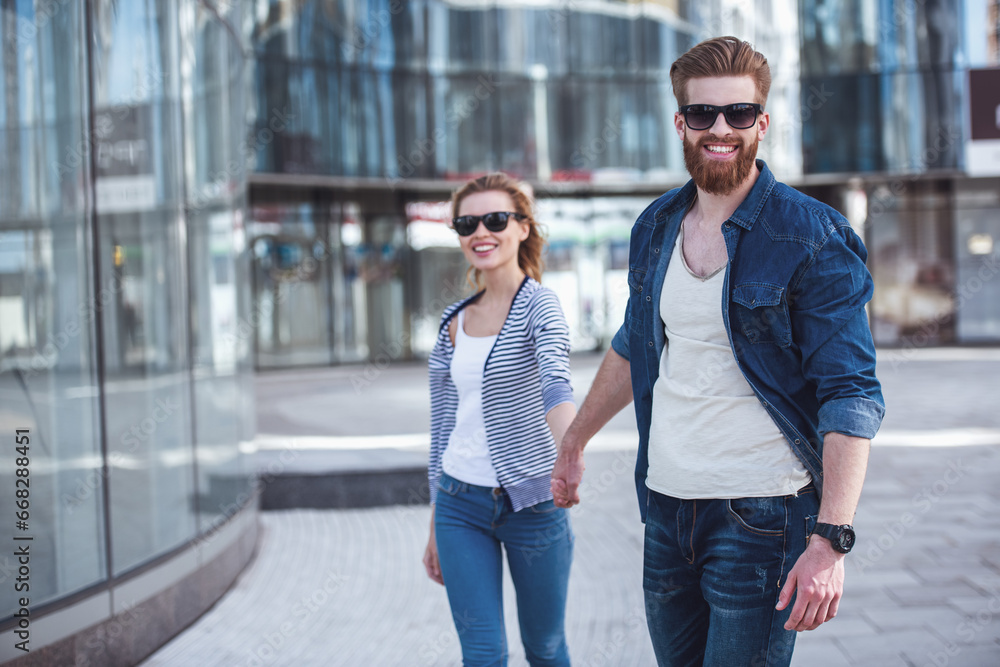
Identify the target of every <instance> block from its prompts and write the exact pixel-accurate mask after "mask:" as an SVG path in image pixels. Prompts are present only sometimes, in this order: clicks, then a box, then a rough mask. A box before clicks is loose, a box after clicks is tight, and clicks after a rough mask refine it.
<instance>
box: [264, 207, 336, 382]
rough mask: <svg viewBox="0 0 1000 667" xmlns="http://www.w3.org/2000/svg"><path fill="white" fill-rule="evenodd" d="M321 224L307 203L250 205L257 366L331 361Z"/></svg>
mask: <svg viewBox="0 0 1000 667" xmlns="http://www.w3.org/2000/svg"><path fill="white" fill-rule="evenodd" d="M325 225H326V220H321V219H320V218H319V215H318V213H317V211H316V208H315V207H313V206H311V205H309V204H300V205H273V206H265V205H258V206H255V207H254V208H253V220H252V222H251V224H250V238H249V244H250V246H249V247H250V252H251V253H252V256H253V285H254V294H255V298H256V302H255V303H254V305H253V312H255V313H257V314H258V315H257V316H256V317H255V320H256V322H255V326H256V328H257V365H258V366H259V367H261V368H273V367H287V366H299V365H316V364H329V363H330V361H331V346H330V323H329V320H328V317H329V316H330V308H329V298H330V297H329V289H330V288H329V271H328V268H327V262H328V261H329V257H328V252H327V247H326V243H325V239H326V230H325Z"/></svg>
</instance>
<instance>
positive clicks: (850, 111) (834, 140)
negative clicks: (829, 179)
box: [801, 75, 885, 173]
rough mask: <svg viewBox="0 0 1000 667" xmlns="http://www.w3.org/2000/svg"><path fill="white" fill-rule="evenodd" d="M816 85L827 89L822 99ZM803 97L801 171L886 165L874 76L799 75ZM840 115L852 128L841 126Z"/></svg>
mask: <svg viewBox="0 0 1000 667" xmlns="http://www.w3.org/2000/svg"><path fill="white" fill-rule="evenodd" d="M816 90H821V91H825V92H826V93H827V94H828V97H827V100H826V101H825V102H824V103H818V102H817V100H818V98H817V97H816V95H815V93H814V91H816ZM801 97H802V103H801V109H802V121H803V124H802V169H803V171H804V172H805V173H831V172H832V173H837V172H850V171H877V170H881V169H884V168H885V155H884V153H883V151H882V148H881V142H882V136H881V135H882V131H883V130H882V121H881V119H882V112H881V101H880V94H879V78H878V76H876V75H861V76H836V77H823V78H815V77H803V79H802V88H801ZM844 118H851V119H852V131H851V132H845V131H844V126H843V119H844Z"/></svg>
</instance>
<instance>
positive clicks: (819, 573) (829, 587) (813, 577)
mask: <svg viewBox="0 0 1000 667" xmlns="http://www.w3.org/2000/svg"><path fill="white" fill-rule="evenodd" d="M796 590H797V591H798V594H797V595H796V596H795V605H794V606H793V607H792V615H791V616H790V617H789V619H788V621H787V622H786V623H785V629H786V630H796V631H798V632H802V631H804V630H815V629H816V628H818V627H819V626H820V625H822V624H823V623H825V622H827V621H829V620H831V619H832V618H833V617H834V616H836V615H837V608H838V607H839V606H840V597H841V595H843V592H844V554H840V553H837V552H836V551H834V550H833V547H832V546H830V543H829V542H828V541H827V540H825V539H823V538H822V537H812V538H810V539H809V546H808V547H806V550H805V551H804V552H803V553H802V555H801V556H799V558H798V560H797V561H795V566H794V567H792V570H791V572H789V573H788V579H787V580H786V581H785V585H784V586H782V587H781V593H780V594H779V595H778V606H777V607H776V609H778V611H781V610H782V609H784V608H785V607H787V606H788V602H789V600H791V599H792V594H793V593H795V592H796Z"/></svg>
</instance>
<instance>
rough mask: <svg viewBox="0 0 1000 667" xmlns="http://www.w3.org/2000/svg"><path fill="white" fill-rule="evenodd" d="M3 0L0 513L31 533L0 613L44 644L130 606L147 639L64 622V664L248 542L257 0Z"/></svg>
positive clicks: (7, 571) (57, 647)
mask: <svg viewBox="0 0 1000 667" xmlns="http://www.w3.org/2000/svg"><path fill="white" fill-rule="evenodd" d="M0 12H2V13H0V31H2V37H3V51H2V54H0V76H2V81H3V89H4V99H3V102H2V103H0V424H2V428H3V436H2V439H3V442H4V443H5V444H4V456H3V457H2V458H0V488H2V489H4V492H3V493H2V494H0V513H2V514H3V515H4V516H7V517H14V516H15V513H16V512H20V513H22V514H21V516H23V517H24V518H25V523H24V524H23V526H22V527H20V531H21V532H19V535H20V536H21V537H28V538H30V541H28V540H25V541H24V542H21V544H30V551H31V562H30V581H25V582H22V583H24V584H25V586H24V587H21V588H17V589H15V587H14V585H13V584H14V577H15V576H18V572H19V566H18V564H17V561H16V559H15V558H14V557H13V556H12V555H11V554H12V553H13V551H12V550H11V549H5V550H4V551H5V553H6V555H5V556H2V557H0V580H2V581H3V590H4V594H3V595H2V596H0V619H3V620H2V621H0V623H2V627H3V634H4V636H5V637H8V638H10V637H13V636H14V635H13V634H12V628H16V627H19V626H18V623H19V622H21V620H22V617H23V612H22V608H25V607H27V608H28V609H29V611H30V614H31V617H32V624H33V628H34V634H33V636H34V637H35V641H34V642H33V643H32V644H31V645H30V648H31V656H32V658H33V659H36V660H38V659H44V658H45V656H46V655H48V654H47V653H45V651H55V652H57V653H58V652H59V651H66V650H69V649H68V648H67V647H68V646H69V647H71V646H72V644H66V642H72V639H65V637H67V636H68V635H71V634H72V633H73V632H74V631H75V630H81V631H84V630H85V631H86V632H89V633H90V638H91V639H93V638H95V637H103V636H104V635H102V634H101V633H102V632H105V630H107V629H108V628H113V627H119V628H120V627H122V623H125V624H126V625H127V626H128V627H129V633H128V635H129V636H133V634H134V635H136V636H142V637H143V638H144V639H143V640H142V641H139V640H135V641H131V640H130V642H126V644H128V645H127V646H125V645H124V644H122V643H121V642H118V643H113V642H105V641H96V640H95V641H93V642H89V643H88V642H78V648H77V649H74V650H75V651H76V653H75V657H74V658H71V664H72V661H73V660H74V659H76V658H80V657H81V656H82V657H87V658H88V659H90V660H91V662H90V664H109V661H110V662H115V661H119V660H120V661H124V662H134V661H137V660H138V659H139V658H141V657H142V655H144V654H145V653H148V651H149V650H151V649H152V648H155V642H156V641H160V642H161V643H162V641H165V639H166V638H168V637H169V636H170V635H171V634H173V633H174V632H176V631H177V630H178V629H179V628H180V627H183V626H184V625H186V624H187V623H190V622H191V620H193V618H195V617H196V616H197V614H198V613H200V612H201V611H202V610H203V609H205V608H207V606H209V605H210V604H211V603H212V602H214V599H215V598H217V597H218V596H219V595H221V594H222V592H224V590H225V588H226V587H228V584H229V582H231V581H232V579H233V577H235V575H236V574H237V573H238V572H239V570H240V569H241V568H242V565H243V564H244V563H246V562H247V559H248V558H249V556H250V553H251V551H252V548H253V544H254V539H253V538H254V535H255V531H256V528H255V521H254V520H253V517H254V516H255V512H256V509H255V504H254V502H253V490H254V488H255V481H254V478H253V477H252V476H251V469H250V463H249V460H248V457H247V456H246V451H247V445H248V443H250V442H251V441H252V440H253V437H254V430H255V425H254V419H253V389H252V386H253V385H252V382H250V381H249V379H250V377H251V374H252V372H253V367H252V350H253V338H252V334H253V332H252V328H249V327H248V326H247V325H246V324H245V322H246V321H248V319H249V318H250V316H251V312H250V307H251V293H250V288H249V285H250V277H249V276H250V260H249V250H248V247H247V243H246V231H245V227H246V222H245V219H246V211H247V177H246V173H247V169H246V167H247V166H248V159H247V158H248V156H252V155H253V153H252V152H249V151H248V149H247V145H248V139H247V131H246V129H245V128H246V127H248V125H249V124H252V119H248V118H247V109H248V104H247V99H248V95H247V82H248V81H249V79H250V67H251V65H252V61H251V60H250V59H249V58H248V57H247V53H246V44H247V37H246V33H247V24H246V19H247V16H246V15H245V14H244V13H243V11H242V8H241V3H229V4H228V5H225V6H223V5H221V4H215V3H206V2H199V1H196V0H180V1H179V2H175V1H173V0H171V1H167V0H140V1H137V2H132V1H129V2H124V1H120V0H92V1H91V2H83V1H82V0H65V1H61V2H31V1H26V0H2V2H0ZM241 325H242V326H241ZM15 434H19V435H20V436H21V437H20V440H24V441H26V442H27V447H25V448H24V449H23V450H21V451H19V453H18V455H17V456H15V455H14V453H13V452H14V451H15ZM21 482H25V483H24V484H22V483H21ZM15 484H17V488H18V489H23V493H21V492H19V493H17V494H16V495H15ZM204 568H209V569H211V571H212V573H213V574H212V575H211V576H209V575H207V574H205V572H206V570H204ZM201 577H207V578H208V580H210V583H206V584H205V585H204V586H202V587H201V589H200V592H198V593H197V594H192V595H189V596H188V597H187V598H186V599H182V600H178V599H177V597H176V596H174V595H173V591H172V587H173V586H178V585H187V586H190V585H191V584H192V583H193V582H196V581H201V579H200V578H201ZM185 582H186V583H185ZM15 590H17V591H21V593H20V595H23V596H24V599H25V600H27V601H28V603H27V605H25V603H24V602H21V599H20V595H14V591H15ZM213 595H214V597H213ZM123 618H124V619H125V621H122V619H123ZM114 623H117V624H118V625H117V626H114V625H108V624H114ZM88 628H89V630H86V629H88ZM61 641H62V642H63V643H60V642H61ZM144 642H145V643H147V644H150V643H152V646H145V648H144V646H143V643H144ZM39 643H41V644H42V645H41V646H39ZM46 645H47V646H46ZM88 646H89V648H86V647H88ZM81 647H82V648H81ZM0 650H2V651H3V653H2V655H0V658H3V659H6V658H11V657H17V656H19V655H22V652H21V651H20V650H16V649H15V647H14V646H13V642H5V643H4V646H3V648H2V649H0ZM144 651H145V653H144ZM58 654H59V655H66V654H65V653H58ZM25 655H26V654H25ZM52 655H56V653H52ZM112 658H113V659H112ZM50 664H55V663H54V662H53V663H50ZM76 664H80V663H76Z"/></svg>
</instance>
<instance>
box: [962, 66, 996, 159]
mask: <svg viewBox="0 0 1000 667" xmlns="http://www.w3.org/2000/svg"><path fill="white" fill-rule="evenodd" d="M965 165H966V171H967V172H968V173H969V175H970V176H1000V68H991V69H973V70H969V141H968V143H967V144H966V148H965Z"/></svg>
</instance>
